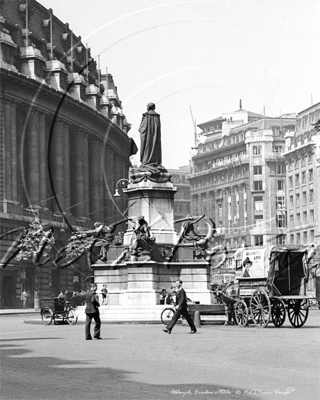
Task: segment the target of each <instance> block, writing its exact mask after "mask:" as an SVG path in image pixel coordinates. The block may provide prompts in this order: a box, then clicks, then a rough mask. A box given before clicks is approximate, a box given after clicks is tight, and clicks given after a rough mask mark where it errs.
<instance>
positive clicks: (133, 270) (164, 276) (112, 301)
mask: <svg viewBox="0 0 320 400" xmlns="http://www.w3.org/2000/svg"><path fill="white" fill-rule="evenodd" d="M178 279H181V280H182V281H183V287H184V289H185V291H186V293H187V295H188V297H189V298H190V299H191V300H192V301H199V302H200V303H201V304H210V303H211V302H212V294H211V292H210V287H209V284H210V277H209V266H208V264H207V263H206V262H198V263H188V262H179V263H170V264H167V263H157V262H153V261H148V262H131V261H127V262H126V263H123V264H118V265H116V266H111V265H106V264H102V263H101V264H96V265H95V270H94V281H95V283H96V284H97V285H98V292H100V289H101V287H102V285H105V284H106V285H107V289H108V296H109V300H108V304H109V305H121V306H129V305H137V306H142V305H146V306H147V305H149V306H150V305H156V304H160V292H161V290H162V289H166V290H167V291H168V292H171V287H172V286H173V285H174V284H175V282H176V281H177V280H178Z"/></svg>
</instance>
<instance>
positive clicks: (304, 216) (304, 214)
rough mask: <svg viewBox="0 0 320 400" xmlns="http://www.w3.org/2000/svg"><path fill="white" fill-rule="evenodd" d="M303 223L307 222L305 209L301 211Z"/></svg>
mask: <svg viewBox="0 0 320 400" xmlns="http://www.w3.org/2000/svg"><path fill="white" fill-rule="evenodd" d="M303 223H304V224H307V223H308V219H307V211H303Z"/></svg>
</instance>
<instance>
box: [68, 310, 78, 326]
mask: <svg viewBox="0 0 320 400" xmlns="http://www.w3.org/2000/svg"><path fill="white" fill-rule="evenodd" d="M67 321H68V324H70V325H75V324H76V323H77V322H78V316H77V313H76V310H75V309H74V308H73V307H70V308H69V310H68V314H67Z"/></svg>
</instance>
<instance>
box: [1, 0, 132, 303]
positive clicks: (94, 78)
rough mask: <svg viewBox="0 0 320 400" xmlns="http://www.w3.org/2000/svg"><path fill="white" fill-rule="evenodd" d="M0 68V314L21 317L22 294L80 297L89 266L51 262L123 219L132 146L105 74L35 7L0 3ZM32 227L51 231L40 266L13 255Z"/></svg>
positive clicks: (82, 261)
mask: <svg viewBox="0 0 320 400" xmlns="http://www.w3.org/2000/svg"><path fill="white" fill-rule="evenodd" d="M0 68H1V69H0V73H1V75H0V79H1V92H0V96H1V97H0V229H1V230H0V238H1V240H0V265H1V268H0V278H1V298H0V308H21V307H22V301H21V293H22V291H23V290H26V291H27V292H28V294H29V298H28V305H29V307H33V306H35V305H37V304H35V299H38V298H41V297H50V296H54V295H56V294H58V293H59V291H60V290H62V291H65V290H81V288H84V285H85V281H86V279H88V277H89V276H90V275H91V268H90V263H88V262H87V260H86V257H80V258H79V259H78V260H77V261H75V262H73V263H72V264H71V265H70V267H68V268H58V267H57V264H56V263H55V262H54V259H55V255H56V254H57V252H58V251H59V249H61V248H62V247H63V246H66V244H67V243H68V240H69V238H70V236H71V233H72V232H73V231H76V230H77V229H82V230H86V229H91V228H92V227H93V224H94V222H97V221H99V222H103V223H105V224H106V225H110V224H112V223H114V222H117V221H119V220H121V219H123V216H122V215H121V212H120V210H124V209H125V208H126V204H125V202H126V199H125V197H124V196H122V197H121V199H120V200H117V201H119V202H117V203H116V202H115V201H114V197H113V193H114V191H115V189H116V185H117V182H118V181H119V180H120V179H122V178H124V177H126V176H127V172H128V170H129V167H130V155H132V153H133V149H134V148H135V144H134V142H133V141H132V139H130V138H129V137H128V131H129V130H130V124H129V123H128V122H127V119H126V117H125V115H124V113H123V109H122V105H121V101H120V99H119V96H118V93H117V87H116V86H115V83H114V80H113V77H112V75H110V74H109V73H107V72H106V73H101V71H100V70H99V69H98V68H97V63H96V62H95V60H94V59H93V58H92V57H91V52H90V49H89V48H86V46H85V45H84V44H83V43H82V42H81V37H80V36H76V35H75V34H74V33H73V32H72V31H71V30H70V29H69V26H68V24H65V23H63V22H62V21H60V20H59V19H58V18H57V17H56V16H54V15H53V12H52V10H48V9H46V8H44V7H43V6H42V5H41V4H40V3H38V2H37V1H34V0H32V1H31V0H29V1H28V2H27V3H26V2H25V1H19V0H0ZM105 71H106V69H105ZM34 221H40V223H41V224H42V225H46V226H49V227H50V229H53V232H52V235H53V237H54V243H53V244H52V249H51V251H50V254H49V255H48V260H47V259H46V260H45V262H44V261H43V262H40V263H39V262H38V263H34V262H33V261H32V257H24V258H25V259H23V258H22V259H20V260H19V254H18V257H16V256H15V253H18V252H19V247H18V246H19V243H20V244H21V240H22V239H23V236H22V235H23V232H24V231H23V229H24V228H30V226H31V224H33V223H34ZM120 229H121V226H120ZM122 230H125V227H123V228H122ZM44 232H47V231H44ZM18 260H19V261H18Z"/></svg>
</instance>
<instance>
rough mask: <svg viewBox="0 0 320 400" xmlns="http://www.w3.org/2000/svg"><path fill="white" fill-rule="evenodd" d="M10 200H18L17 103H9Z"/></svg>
mask: <svg viewBox="0 0 320 400" xmlns="http://www.w3.org/2000/svg"><path fill="white" fill-rule="evenodd" d="M10 120H11V171H12V172H11V200H12V201H14V202H15V203H17V202H18V150H17V105H16V104H15V103H13V104H11V113H10Z"/></svg>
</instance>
